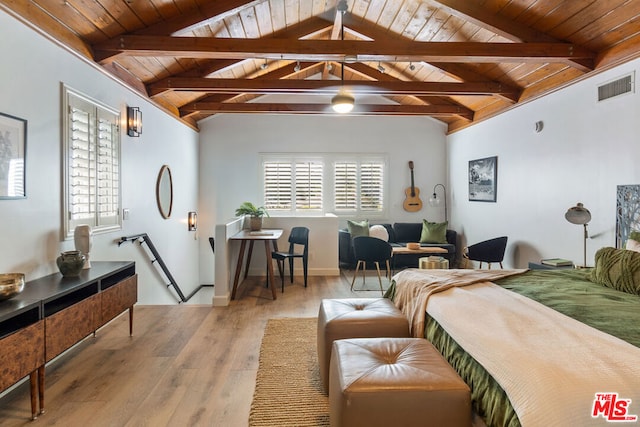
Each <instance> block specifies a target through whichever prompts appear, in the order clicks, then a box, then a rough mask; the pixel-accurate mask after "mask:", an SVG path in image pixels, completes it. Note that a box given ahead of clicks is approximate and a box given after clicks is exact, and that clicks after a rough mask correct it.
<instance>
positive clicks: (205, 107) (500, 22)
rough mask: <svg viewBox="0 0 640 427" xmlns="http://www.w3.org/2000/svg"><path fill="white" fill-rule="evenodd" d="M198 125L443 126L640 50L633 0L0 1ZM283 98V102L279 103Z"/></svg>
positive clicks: (639, 13)
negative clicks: (422, 122)
mask: <svg viewBox="0 0 640 427" xmlns="http://www.w3.org/2000/svg"><path fill="white" fill-rule="evenodd" d="M0 7H2V8H3V9H4V10H6V11H8V12H9V13H11V14H13V15H15V16H17V17H19V18H20V19H22V20H24V21H26V22H28V23H29V24H31V25H32V26H34V27H36V28H38V29H39V30H41V31H42V32H43V33H45V34H47V35H49V36H50V37H52V38H54V39H56V40H57V41H59V42H60V43H62V44H63V45H65V46H67V47H68V48H70V49H71V50H73V51H75V52H77V53H78V54H80V55H82V56H83V57H85V58H87V59H89V60H91V61H94V62H95V63H97V64H99V66H100V67H102V68H103V69H104V70H105V71H106V72H108V73H110V74H112V75H114V76H116V77H117V78H118V79H120V80H122V81H123V82H125V83H126V84H128V85H129V86H131V87H132V88H134V90H136V91H137V92H139V93H140V94H142V95H143V96H145V97H148V98H149V99H151V100H152V101H153V102H155V103H156V104H158V105H159V106H161V107H163V108H165V109H167V110H168V111H170V112H171V113H172V114H174V115H175V116H177V117H179V118H180V119H181V120H183V121H185V122H186V123H189V124H190V125H192V126H194V127H197V122H198V121H199V120H202V119H203V118H206V117H208V116H210V115H212V114H218V113H247V112H249V113H269V114H278V113H285V114H334V113H333V111H332V110H331V108H330V103H331V98H332V97H333V96H334V95H335V94H336V93H338V92H339V91H340V90H344V91H347V92H348V93H350V94H352V95H353V96H354V97H355V104H356V105H355V108H354V110H353V112H352V113H350V114H369V115H371V114H377V115H423V116H431V117H434V118H435V119H437V120H441V121H442V122H444V123H446V124H447V126H448V129H449V131H454V130H456V129H460V128H463V127H466V126H468V125H470V124H472V123H474V122H476V121H479V120H482V119H485V118H487V117H491V116H493V115H496V114H499V113H500V112H502V111H504V110H506V109H508V108H511V107H512V106H514V105H516V104H518V103H522V102H526V101H528V100H531V99H534V98H536V97H539V96H541V95H544V94H546V93H549V92H550V91H553V90H555V89H557V88H559V87H562V86H565V85H567V84H569V83H571V82H572V81H575V80H578V79H580V78H583V77H584V76H585V75H588V74H590V73H593V72H594V71H598V70H601V69H605V68H609V67H611V66H613V65H617V64H619V63H622V62H625V61H628V60H630V59H633V58H635V57H636V56H638V54H639V53H640V47H639V46H640V44H639V43H640V1H638V0H571V1H567V0H425V1H418V0H253V1H248V0H215V1H213V0H64V1H63V0H20V1H15V0H0ZM281 95H286V96H281Z"/></svg>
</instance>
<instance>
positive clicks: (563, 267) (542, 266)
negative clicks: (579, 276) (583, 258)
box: [529, 262, 575, 270]
mask: <svg viewBox="0 0 640 427" xmlns="http://www.w3.org/2000/svg"><path fill="white" fill-rule="evenodd" d="M574 268H575V267H574V266H573V265H561V266H559V267H555V266H553V265H547V264H541V263H537V262H530V263H529V270H572V269H574Z"/></svg>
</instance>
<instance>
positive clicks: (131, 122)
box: [127, 107, 142, 137]
mask: <svg viewBox="0 0 640 427" xmlns="http://www.w3.org/2000/svg"><path fill="white" fill-rule="evenodd" d="M127 135H129V136H134V137H135V136H140V135H142V111H140V108H139V107H127Z"/></svg>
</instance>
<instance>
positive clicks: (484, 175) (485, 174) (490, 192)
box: [469, 156, 498, 202]
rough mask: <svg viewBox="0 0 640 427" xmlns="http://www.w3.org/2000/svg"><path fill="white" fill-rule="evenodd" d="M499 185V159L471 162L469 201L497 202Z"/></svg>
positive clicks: (490, 158) (491, 158)
mask: <svg viewBox="0 0 640 427" xmlns="http://www.w3.org/2000/svg"><path fill="white" fill-rule="evenodd" d="M497 185H498V157H496V156H494V157H487V158H484V159H478V160H470V161H469V200H470V201H473V202H495V201H496V192H497Z"/></svg>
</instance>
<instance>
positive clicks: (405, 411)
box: [329, 338, 471, 427]
mask: <svg viewBox="0 0 640 427" xmlns="http://www.w3.org/2000/svg"><path fill="white" fill-rule="evenodd" d="M329 383H330V385H329V406H330V424H331V426H362V425H366V426H368V427H370V426H390V425H394V426H400V425H402V426H438V427H449V426H465V427H468V426H470V425H471V393H470V391H469V387H468V386H467V385H466V384H465V383H464V381H462V379H461V378H460V377H459V376H458V374H457V373H456V372H455V370H454V369H453V368H452V367H451V366H450V365H449V364H448V363H447V362H446V360H445V359H444V358H443V357H442V356H441V355H440V353H439V352H438V350H437V349H436V348H435V347H434V346H433V345H432V344H431V343H429V342H428V341H427V340H424V339H421V338H359V339H345V340H340V341H335V342H334V343H333V353H332V356H331V368H330V379H329Z"/></svg>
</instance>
